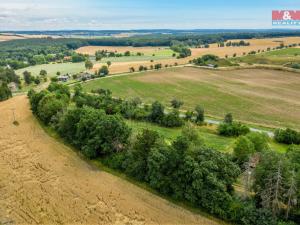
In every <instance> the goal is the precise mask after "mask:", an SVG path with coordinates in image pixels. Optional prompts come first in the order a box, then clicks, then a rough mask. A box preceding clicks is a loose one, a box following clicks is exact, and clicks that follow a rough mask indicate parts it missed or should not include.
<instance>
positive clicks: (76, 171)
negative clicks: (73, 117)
mask: <svg viewBox="0 0 300 225" xmlns="http://www.w3.org/2000/svg"><path fill="white" fill-rule="evenodd" d="M12 109H15V113H16V118H17V120H18V121H19V123H20V125H19V126H14V125H12V120H13V115H12ZM0 224H213V225H215V224H218V223H217V222H215V221H213V220H210V219H207V218H205V217H201V216H199V215H195V214H193V213H191V212H189V211H187V210H185V209H182V208H180V207H178V206H175V205H174V204H172V203H169V202H168V201H166V200H163V199H161V198H159V197H157V196H155V195H153V194H151V193H149V192H147V191H145V190H143V189H140V188H138V187H136V186H134V185H133V184H130V183H128V182H126V181H124V180H122V179H120V178H118V177H115V176H113V175H111V174H108V173H106V172H102V171H99V170H97V169H94V168H92V167H91V166H90V165H88V164H87V163H86V162H84V161H83V160H81V159H80V158H79V157H78V156H77V155H76V154H75V153H74V152H73V151H72V150H70V149H69V148H67V147H65V146H64V145H62V144H61V143H58V142H57V141H55V140H54V139H53V138H51V137H49V136H48V135H47V134H46V133H45V132H44V131H43V130H42V129H41V128H40V126H39V124H38V123H37V122H36V120H35V119H34V117H33V116H32V114H31V112H30V110H29V105H28V100H27V98H26V97H25V96H17V97H14V98H13V99H10V100H8V101H5V102H2V103H0Z"/></svg>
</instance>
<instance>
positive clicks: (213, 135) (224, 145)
mask: <svg viewBox="0 0 300 225" xmlns="http://www.w3.org/2000/svg"><path fill="white" fill-rule="evenodd" d="M126 122H127V124H128V126H129V127H131V128H132V130H133V133H138V132H140V131H142V130H143V129H149V130H155V131H156V132H158V133H159V134H160V135H161V136H162V137H164V138H165V139H166V141H167V142H169V143H171V142H172V141H173V140H175V139H176V137H178V136H179V135H180V134H181V128H165V127H161V126H158V125H155V124H152V123H147V122H138V121H133V120H126ZM196 129H197V130H198V133H199V136H200V138H202V140H203V141H204V144H205V145H207V146H209V147H211V148H214V149H216V150H219V151H222V152H227V153H231V152H232V151H233V148H234V146H235V142H236V139H237V138H232V137H223V136H219V135H217V132H216V127H210V126H208V127H201V126H197V127H196ZM269 146H270V148H271V149H273V150H275V151H277V152H280V153H284V152H286V149H287V146H286V145H283V144H278V143H276V142H274V141H273V140H269Z"/></svg>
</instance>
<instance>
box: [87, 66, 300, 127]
mask: <svg viewBox="0 0 300 225" xmlns="http://www.w3.org/2000/svg"><path fill="white" fill-rule="evenodd" d="M83 87H84V89H85V90H87V91H91V90H92V89H96V88H107V89H110V90H112V91H113V94H114V96H120V97H125V98H130V97H137V96H138V97H141V98H143V100H144V101H145V102H147V103H150V102H152V101H154V100H160V101H162V102H163V103H165V104H168V105H169V104H170V103H169V102H170V101H171V100H172V99H173V98H178V99H181V100H183V101H184V102H185V105H184V108H185V109H191V108H193V107H195V106H196V105H197V104H200V105H202V106H203V107H204V108H205V111H206V113H207V114H210V115H212V116H215V117H220V118H223V116H224V115H225V114H226V113H228V112H231V113H233V115H234V117H235V118H237V119H239V120H242V121H245V122H249V123H253V124H257V125H263V126H270V127H292V128H296V129H300V123H299V121H300V99H299V96H300V89H299V87H300V75H299V74H298V73H292V72H285V71H276V70H264V69H241V70H228V71H220V70H205V69H199V68H192V67H183V68H171V69H168V70H162V71H155V72H147V73H139V74H134V75H127V76H119V77H115V78H114V77H110V78H108V79H100V80H95V81H91V82H87V83H85V84H83Z"/></svg>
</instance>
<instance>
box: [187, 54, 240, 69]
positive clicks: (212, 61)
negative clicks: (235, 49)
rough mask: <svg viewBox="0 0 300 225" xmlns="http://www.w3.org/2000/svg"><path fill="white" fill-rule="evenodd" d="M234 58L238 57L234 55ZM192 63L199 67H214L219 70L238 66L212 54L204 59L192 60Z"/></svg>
mask: <svg viewBox="0 0 300 225" xmlns="http://www.w3.org/2000/svg"><path fill="white" fill-rule="evenodd" d="M234 56H236V55H234ZM225 58H228V56H225ZM191 62H192V63H194V64H195V65H197V66H211V65H213V66H214V68H217V67H219V66H235V65H237V64H233V63H231V62H230V61H229V60H227V59H222V58H219V57H218V56H216V55H212V54H207V55H204V56H202V57H199V58H196V59H194V60H192V61H191Z"/></svg>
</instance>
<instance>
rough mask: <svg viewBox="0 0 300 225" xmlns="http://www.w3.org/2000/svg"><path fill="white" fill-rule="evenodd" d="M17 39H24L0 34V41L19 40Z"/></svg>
mask: <svg viewBox="0 0 300 225" xmlns="http://www.w3.org/2000/svg"><path fill="white" fill-rule="evenodd" d="M19 39H24V37H22V36H19V35H10V34H0V41H11V40H19Z"/></svg>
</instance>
